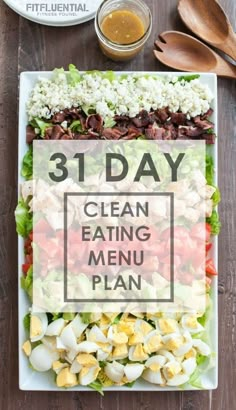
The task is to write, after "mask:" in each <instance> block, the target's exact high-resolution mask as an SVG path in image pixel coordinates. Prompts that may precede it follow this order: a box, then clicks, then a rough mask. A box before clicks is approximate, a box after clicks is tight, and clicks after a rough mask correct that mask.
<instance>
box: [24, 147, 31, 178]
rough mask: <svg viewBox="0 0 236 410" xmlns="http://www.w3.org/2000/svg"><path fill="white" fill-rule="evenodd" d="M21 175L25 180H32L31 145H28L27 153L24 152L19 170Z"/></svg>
mask: <svg viewBox="0 0 236 410" xmlns="http://www.w3.org/2000/svg"><path fill="white" fill-rule="evenodd" d="M21 175H22V177H24V178H25V179H26V180H29V179H32V175H33V145H30V147H29V149H28V151H27V152H26V154H25V156H24V158H23V161H22V168H21Z"/></svg>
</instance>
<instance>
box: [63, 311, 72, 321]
mask: <svg viewBox="0 0 236 410" xmlns="http://www.w3.org/2000/svg"><path fill="white" fill-rule="evenodd" d="M62 317H63V319H64V320H73V319H74V317H75V313H72V312H67V313H63V315H62Z"/></svg>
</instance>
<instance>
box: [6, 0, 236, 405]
mask: <svg viewBox="0 0 236 410" xmlns="http://www.w3.org/2000/svg"><path fill="white" fill-rule="evenodd" d="M147 3H148V4H149V6H150V8H151V9H152V12H153V19H154V26H153V32H152V35H151V37H150V39H149V42H148V44H147V46H146V47H145V49H144V50H143V52H142V53H141V54H140V55H139V56H138V57H137V58H136V59H135V60H133V61H131V62H128V63H126V64H120V63H114V62H111V61H109V60H108V59H107V58H106V57H104V56H103V55H102V54H101V52H100V50H99V48H98V44H97V41H96V36H95V32H94V29H93V22H89V23H85V24H82V25H80V26H77V27H71V28H50V27H44V26H40V25H37V24H34V23H31V22H29V21H27V20H25V19H23V18H21V17H18V16H17V15H16V14H14V13H13V12H12V11H11V10H10V9H8V7H7V6H5V4H4V3H2V2H1V7H0V70H1V71H0V73H1V75H0V188H1V191H0V267H1V273H0V275H1V281H0V381H1V382H0V409H4V410H16V409H17V410H21V409H22V410H27V409H34V410H41V409H45V410H47V409H50V410H62V409H68V410H94V409H97V410H110V409H112V410H113V409H114V410H123V409H129V410H139V409H140V410H152V409H156V408H158V409H166V410H175V409H176V410H178V409H181V410H192V409H193V410H195V409H196V410H198V409H201V410H208V409H209V410H233V408H235V402H236V392H235V383H236V377H235V371H236V370H235V369H236V363H235V356H236V355H235V349H236V336H235V332H236V327H235V311H236V295H235V293H236V291H235V289H236V275H235V270H236V247H235V237H236V211H235V205H234V201H235V196H236V124H235V114H236V98H235V96H236V83H235V81H234V82H233V81H229V80H219V87H218V90H219V184H220V188H221V192H222V203H221V206H220V214H221V220H222V225H223V226H222V233H221V236H220V240H219V273H220V276H219V357H220V365H219V388H218V389H217V390H216V391H213V392H208V391H206V392H184V393H182V392H177V393H175V392H171V393H152V392H151V393H141V392H140V393H134V392H128V393H107V394H106V395H105V397H104V398H103V397H100V396H99V395H98V394H97V393H93V392H91V393H76V392H71V393H47V392H42V393H41V392H39V393H32V392H21V391H19V390H18V365H17V362H18V355H17V349H18V347H17V244H16V234H15V225H14V216H13V210H14V207H15V204H16V198H17V182H16V181H17V86H18V78H17V72H18V73H19V72H21V71H23V70H51V69H53V68H54V67H60V66H63V67H66V66H67V65H68V64H69V63H71V62H73V63H74V64H76V65H77V66H78V67H79V68H80V69H81V70H87V69H101V70H106V69H112V70H140V71H142V70H146V71H147V70H150V71H152V70H153V71H157V70H165V67H164V66H163V65H161V64H160V63H159V62H157V61H156V60H155V59H154V57H153V53H152V50H153V43H154V40H155V39H156V38H157V35H158V33H160V32H162V31H164V30H168V29H170V30H173V29H177V30H180V31H185V32H186V33H188V30H187V29H186V28H185V27H184V25H183V23H181V21H180V18H179V17H178V14H177V9H176V5H177V1H176V0H148V1H147ZM196 4H197V0H196ZM221 4H222V6H223V7H224V8H225V10H226V12H227V13H228V15H229V16H231V17H232V16H235V15H236V3H235V1H234V0H222V1H221ZM234 20H235V19H234ZM231 22H232V23H233V24H235V21H233V19H231ZM234 28H235V29H236V27H234ZM17 66H18V70H17Z"/></svg>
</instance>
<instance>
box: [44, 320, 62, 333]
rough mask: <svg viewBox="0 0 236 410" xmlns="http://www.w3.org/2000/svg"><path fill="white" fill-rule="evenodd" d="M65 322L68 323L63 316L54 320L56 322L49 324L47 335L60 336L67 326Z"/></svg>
mask: <svg viewBox="0 0 236 410" xmlns="http://www.w3.org/2000/svg"><path fill="white" fill-rule="evenodd" d="M65 323H66V322H65V320H64V319H62V318H60V319H57V320H54V322H52V323H50V325H48V328H47V330H46V333H45V335H46V336H60V334H61V332H62V330H63V328H64V327H65Z"/></svg>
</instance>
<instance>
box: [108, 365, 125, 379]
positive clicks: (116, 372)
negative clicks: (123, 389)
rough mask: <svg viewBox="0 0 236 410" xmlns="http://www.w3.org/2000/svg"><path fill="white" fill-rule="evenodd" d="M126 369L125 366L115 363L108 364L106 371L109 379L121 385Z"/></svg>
mask: <svg viewBox="0 0 236 410" xmlns="http://www.w3.org/2000/svg"><path fill="white" fill-rule="evenodd" d="M124 368H125V366H123V364H121V363H118V362H116V361H114V362H112V363H107V365H106V367H105V369H104V371H105V373H106V375H107V377H109V379H111V380H112V381H113V382H115V383H120V382H121V380H122V378H123V376H124Z"/></svg>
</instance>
